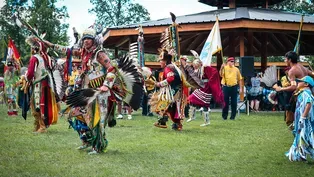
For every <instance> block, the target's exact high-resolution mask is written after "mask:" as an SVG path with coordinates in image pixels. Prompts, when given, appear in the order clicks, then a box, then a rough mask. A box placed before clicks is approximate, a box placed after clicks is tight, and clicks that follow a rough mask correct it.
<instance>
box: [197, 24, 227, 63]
mask: <svg viewBox="0 0 314 177" xmlns="http://www.w3.org/2000/svg"><path fill="white" fill-rule="evenodd" d="M221 50H222V45H221V38H220V30H219V22H218V19H217V20H216V23H215V25H214V26H213V29H212V30H211V32H210V33H209V36H208V38H207V40H206V42H205V44H204V47H203V49H202V51H201V55H200V59H201V61H202V62H203V66H210V65H211V62H212V56H213V55H215V54H216V53H217V52H219V51H221Z"/></svg>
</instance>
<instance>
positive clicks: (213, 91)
mask: <svg viewBox="0 0 314 177" xmlns="http://www.w3.org/2000/svg"><path fill="white" fill-rule="evenodd" d="M195 58H196V59H195V60H194V61H193V67H194V69H195V72H196V73H198V76H199V77H200V78H202V81H203V82H204V85H205V87H204V88H200V89H196V90H194V91H193V93H192V94H191V95H190V96H189V101H190V106H191V107H190V114H191V115H190V118H189V119H188V120H187V122H190V121H192V120H194V119H195V110H196V107H195V106H198V107H202V108H204V113H203V118H204V123H203V124H201V125H200V126H202V127H203V126H207V125H209V124H210V118H209V113H210V101H211V97H212V96H213V97H214V100H215V101H216V103H219V104H221V105H223V104H224V98H223V93H222V91H221V87H220V78H219V73H218V71H217V69H215V68H213V67H210V66H207V67H204V68H203V69H204V73H203V76H201V69H202V68H201V67H202V62H201V60H200V59H199V58H198V55H197V56H195Z"/></svg>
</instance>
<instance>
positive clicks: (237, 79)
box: [219, 57, 243, 120]
mask: <svg viewBox="0 0 314 177" xmlns="http://www.w3.org/2000/svg"><path fill="white" fill-rule="evenodd" d="M219 74H220V76H221V77H222V80H221V84H222V85H223V89H222V90H223V94H224V100H225V106H224V108H223V110H222V118H223V119H224V120H227V117H228V111H229V102H230V101H229V99H230V98H231V116H230V120H234V119H235V117H236V111H237V96H238V87H239V86H240V93H242V91H243V90H242V85H241V84H242V83H241V80H242V75H241V73H240V70H239V69H238V68H237V67H235V66H234V57H229V58H228V60H227V64H222V66H221V68H220V71H219Z"/></svg>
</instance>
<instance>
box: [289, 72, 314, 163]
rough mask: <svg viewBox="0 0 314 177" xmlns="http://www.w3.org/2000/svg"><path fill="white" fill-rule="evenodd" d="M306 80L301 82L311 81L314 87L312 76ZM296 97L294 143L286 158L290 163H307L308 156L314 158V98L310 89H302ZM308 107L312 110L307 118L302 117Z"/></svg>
mask: <svg viewBox="0 0 314 177" xmlns="http://www.w3.org/2000/svg"><path fill="white" fill-rule="evenodd" d="M304 78H307V79H304ZM304 78H303V79H301V81H303V82H304V81H310V85H312V87H313V86H314V81H313V79H312V78H310V76H306V77H304ZM296 95H297V103H296V110H295V114H294V130H293V134H294V141H293V143H292V146H291V147H290V150H289V151H288V152H287V153H286V156H287V157H288V158H289V160H290V161H306V157H307V155H309V156H310V157H311V158H314V132H313V131H314V96H313V94H312V92H311V90H310V88H309V87H305V88H301V89H300V91H299V92H297V93H296ZM307 105H310V106H311V108H310V110H309V112H308V114H307V116H306V117H302V116H303V114H304V112H305V108H306V106H307Z"/></svg>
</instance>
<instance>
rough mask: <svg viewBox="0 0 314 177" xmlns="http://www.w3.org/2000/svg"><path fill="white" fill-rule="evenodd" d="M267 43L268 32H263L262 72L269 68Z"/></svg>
mask: <svg viewBox="0 0 314 177" xmlns="http://www.w3.org/2000/svg"><path fill="white" fill-rule="evenodd" d="M267 43H268V34H267V33H262V39H261V44H262V45H261V49H260V51H261V69H262V72H264V71H265V70H266V68H267V56H268V54H267Z"/></svg>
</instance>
